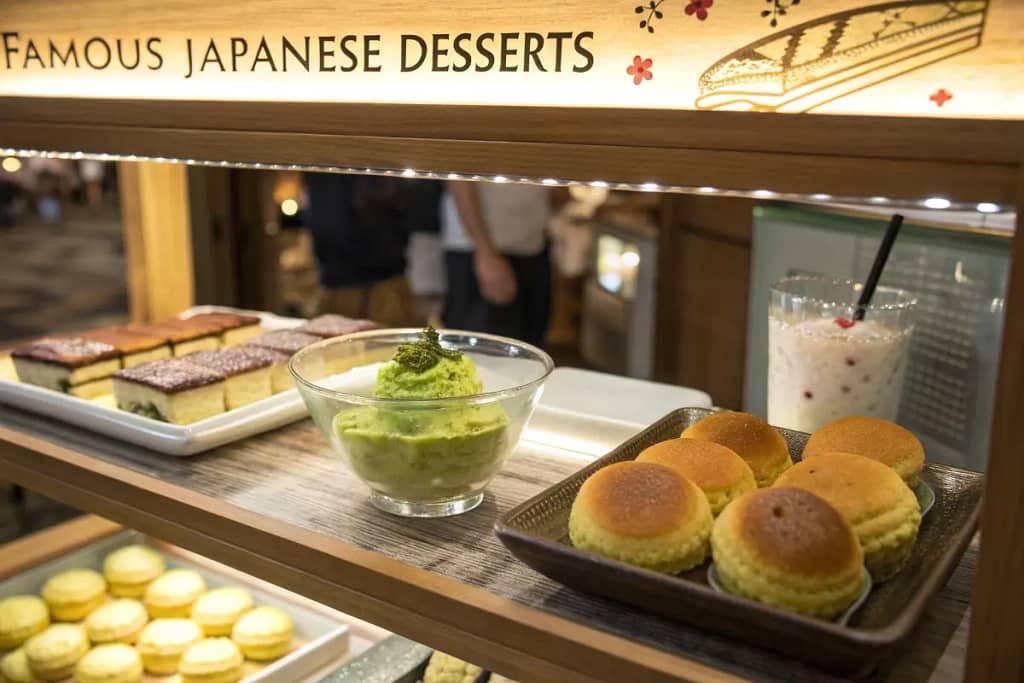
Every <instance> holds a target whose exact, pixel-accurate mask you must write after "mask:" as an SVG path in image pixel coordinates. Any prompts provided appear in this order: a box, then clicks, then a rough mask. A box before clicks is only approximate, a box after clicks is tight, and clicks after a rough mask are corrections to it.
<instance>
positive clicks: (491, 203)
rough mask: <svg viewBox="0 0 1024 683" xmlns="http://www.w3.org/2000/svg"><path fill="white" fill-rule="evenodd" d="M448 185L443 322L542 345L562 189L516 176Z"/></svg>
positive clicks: (444, 209)
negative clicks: (552, 229)
mask: <svg viewBox="0 0 1024 683" xmlns="http://www.w3.org/2000/svg"><path fill="white" fill-rule="evenodd" d="M447 189H448V191H447V193H446V195H445V197H444V199H443V200H442V205H441V231H442V239H443V242H444V248H445V264H446V266H447V271H448V289H447V293H446V295H445V303H444V314H443V315H444V324H445V326H447V327H451V328H456V329H464V330H473V331H478V332H490V333H493V334H500V335H503V336H507V337H514V338H516V339H521V340H523V341H526V342H528V343H530V344H534V345H537V346H542V345H543V344H544V336H545V333H546V331H547V327H548V321H549V318H550V314H551V278H552V273H551V258H550V254H549V250H548V236H547V228H548V222H549V220H550V219H551V215H552V209H553V207H554V206H555V204H556V203H557V202H558V201H560V200H561V199H562V198H563V197H562V193H556V192H554V191H552V190H551V188H547V187H543V186H537V185H525V184H518V183H517V184H510V183H471V182H450V183H448V184H447Z"/></svg>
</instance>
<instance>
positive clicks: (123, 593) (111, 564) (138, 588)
mask: <svg viewBox="0 0 1024 683" xmlns="http://www.w3.org/2000/svg"><path fill="white" fill-rule="evenodd" d="M165 568H166V567H165V566H164V558H163V556H162V555H161V554H160V553H158V552H157V551H155V550H153V549H152V548H148V547H146V546H144V545H126V546H124V547H121V548H118V549H117V550H115V551H114V552H112V553H110V554H109V555H107V556H106V558H104V560H103V576H104V577H106V579H107V583H109V584H110V592H111V593H113V594H114V595H116V596H117V597H119V598H141V597H142V596H143V595H145V594H146V588H147V587H148V586H149V584H150V583H152V582H153V580H154V579H156V577H158V576H160V575H161V574H163V573H164V569H165Z"/></svg>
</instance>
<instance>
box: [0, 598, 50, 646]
mask: <svg viewBox="0 0 1024 683" xmlns="http://www.w3.org/2000/svg"><path fill="white" fill-rule="evenodd" d="M49 625H50V609H49V608H48V607H47V606H46V603H45V602H43V600H42V599H41V598H38V597H36V596H34V595H12V596H11V597H9V598H4V599H3V600H0V650H9V649H11V648H15V647H18V646H19V645H21V644H22V643H24V642H25V641H26V640H28V639H29V638H31V637H32V636H34V635H35V634H37V633H41V632H42V631H45V630H46V627H47V626H49Z"/></svg>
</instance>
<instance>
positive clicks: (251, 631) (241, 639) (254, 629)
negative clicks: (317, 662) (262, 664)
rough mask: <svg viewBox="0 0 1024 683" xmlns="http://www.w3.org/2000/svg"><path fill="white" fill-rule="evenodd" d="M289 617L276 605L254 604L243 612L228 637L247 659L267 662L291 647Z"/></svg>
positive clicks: (290, 621) (283, 653) (280, 655)
mask: <svg viewBox="0 0 1024 683" xmlns="http://www.w3.org/2000/svg"><path fill="white" fill-rule="evenodd" d="M292 628H293V627H292V618H291V617H290V616H288V613H287V612H285V611H284V610H283V609H280V608H278V607H257V608H256V609H254V610H252V611H251V612H247V613H246V614H244V615H242V618H241V619H239V620H238V622H237V623H235V626H234V628H232V629H231V639H232V640H233V641H235V642H236V643H237V644H238V647H239V648H241V650H242V654H244V655H245V656H246V658H248V659H254V660H256V661H269V660H271V659H277V658H278V657H282V656H284V655H285V654H287V653H288V650H290V649H291V646H292Z"/></svg>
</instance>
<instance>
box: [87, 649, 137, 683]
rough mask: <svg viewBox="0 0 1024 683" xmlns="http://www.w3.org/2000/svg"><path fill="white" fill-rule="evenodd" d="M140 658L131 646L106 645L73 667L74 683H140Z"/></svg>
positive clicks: (90, 652) (88, 654)
mask: <svg viewBox="0 0 1024 683" xmlns="http://www.w3.org/2000/svg"><path fill="white" fill-rule="evenodd" d="M141 681H142V657H141V656H140V655H139V653H138V652H136V650H135V648H133V647H132V646H131V645H125V644H124V643H107V644H105V645H97V646H96V647H94V648H93V649H91V650H89V652H87V653H86V655H85V656H84V657H82V658H81V659H79V660H78V664H76V665H75V683H141Z"/></svg>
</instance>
